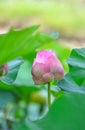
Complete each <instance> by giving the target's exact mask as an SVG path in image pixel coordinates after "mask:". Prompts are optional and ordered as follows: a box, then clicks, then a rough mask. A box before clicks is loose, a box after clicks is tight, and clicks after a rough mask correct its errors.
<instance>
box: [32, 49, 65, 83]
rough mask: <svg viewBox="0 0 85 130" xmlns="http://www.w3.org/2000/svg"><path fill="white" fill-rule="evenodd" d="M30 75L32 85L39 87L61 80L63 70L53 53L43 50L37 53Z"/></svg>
mask: <svg viewBox="0 0 85 130" xmlns="http://www.w3.org/2000/svg"><path fill="white" fill-rule="evenodd" d="M31 73H32V78H33V80H34V83H35V84H38V85H39V84H45V83H48V82H51V81H52V80H54V79H56V80H60V79H62V78H63V76H64V69H63V66H62V64H61V63H60V61H59V59H58V58H57V57H56V55H55V53H54V52H53V51H51V50H43V51H41V52H38V53H37V56H36V58H35V59H34V63H33V66H32V70H31Z"/></svg>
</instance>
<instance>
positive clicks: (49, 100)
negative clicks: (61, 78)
mask: <svg viewBox="0 0 85 130" xmlns="http://www.w3.org/2000/svg"><path fill="white" fill-rule="evenodd" d="M50 87H51V84H50V82H49V83H48V108H50V105H51V93H50Z"/></svg>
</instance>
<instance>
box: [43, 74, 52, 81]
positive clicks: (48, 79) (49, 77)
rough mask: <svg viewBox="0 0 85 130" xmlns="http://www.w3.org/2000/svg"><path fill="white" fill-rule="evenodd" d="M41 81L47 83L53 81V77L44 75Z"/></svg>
mask: <svg viewBox="0 0 85 130" xmlns="http://www.w3.org/2000/svg"><path fill="white" fill-rule="evenodd" d="M42 79H43V82H44V83H48V82H51V81H52V80H54V75H53V74H52V73H46V74H44V75H43V77H42Z"/></svg>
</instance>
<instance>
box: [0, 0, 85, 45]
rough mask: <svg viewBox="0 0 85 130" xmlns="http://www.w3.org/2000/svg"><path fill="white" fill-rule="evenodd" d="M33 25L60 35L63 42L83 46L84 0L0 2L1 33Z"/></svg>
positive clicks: (84, 42)
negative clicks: (38, 25) (12, 28)
mask: <svg viewBox="0 0 85 130" xmlns="http://www.w3.org/2000/svg"><path fill="white" fill-rule="evenodd" d="M33 24H40V25H41V28H40V31H45V32H47V33H51V32H56V31H57V32H59V33H60V37H59V40H60V42H62V41H63V43H66V44H68V43H69V44H68V45H71V46H72V47H75V46H77V47H78V46H84V44H85V0H22V1H21V0H0V32H4V31H6V30H8V29H9V28H10V27H14V28H17V29H19V28H23V27H27V26H29V25H33Z"/></svg>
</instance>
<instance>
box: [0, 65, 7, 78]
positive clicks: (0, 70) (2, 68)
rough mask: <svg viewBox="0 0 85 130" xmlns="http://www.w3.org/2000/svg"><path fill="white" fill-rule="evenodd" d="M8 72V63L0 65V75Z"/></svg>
mask: <svg viewBox="0 0 85 130" xmlns="http://www.w3.org/2000/svg"><path fill="white" fill-rule="evenodd" d="M7 73H8V65H7V64H4V65H1V66H0V77H2V76H4V75H5V74H7Z"/></svg>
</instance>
